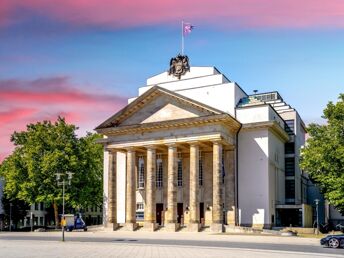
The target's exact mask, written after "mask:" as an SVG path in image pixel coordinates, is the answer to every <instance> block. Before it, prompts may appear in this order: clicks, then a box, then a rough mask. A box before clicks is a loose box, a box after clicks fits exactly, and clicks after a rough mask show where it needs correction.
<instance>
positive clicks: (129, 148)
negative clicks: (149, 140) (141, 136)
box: [125, 147, 135, 152]
mask: <svg viewBox="0 0 344 258" xmlns="http://www.w3.org/2000/svg"><path fill="white" fill-rule="evenodd" d="M125 150H126V151H127V152H135V147H126V148H125Z"/></svg>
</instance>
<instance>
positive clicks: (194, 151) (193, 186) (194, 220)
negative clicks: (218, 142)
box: [187, 143, 200, 232]
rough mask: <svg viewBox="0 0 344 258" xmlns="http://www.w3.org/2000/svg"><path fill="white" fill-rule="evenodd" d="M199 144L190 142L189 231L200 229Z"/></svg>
mask: <svg viewBox="0 0 344 258" xmlns="http://www.w3.org/2000/svg"><path fill="white" fill-rule="evenodd" d="M198 177H199V145H198V143H190V204H189V212H190V216H189V218H190V219H189V224H188V226H187V227H188V229H189V231H196V232H197V231H199V229H200V221H199V200H198V194H199V193H198V192H199V182H198V181H199V178H198Z"/></svg>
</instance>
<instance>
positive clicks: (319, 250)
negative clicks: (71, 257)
mask: <svg viewBox="0 0 344 258" xmlns="http://www.w3.org/2000/svg"><path fill="white" fill-rule="evenodd" d="M257 237H259V236H257ZM65 239H66V241H71V242H81V243H88V242H90V243H97V242H105V243H126V244H130V243H135V244H136V245H137V244H142V245H165V246H169V245H171V246H193V247H221V248H240V249H250V250H272V251H289V252H300V254H301V253H314V254H336V255H343V257H344V249H342V248H340V249H331V248H325V247H322V246H320V244H319V246H314V245H301V244H297V245H296V244H295V245H294V244H285V243H284V244H283V243H280V244H276V243H256V242H247V241H245V242H237V241H236V242H232V241H222V240H216V241H209V240H207V241H202V240H190V239H180V240H179V239H159V238H158V235H157V237H156V238H142V237H137V238H135V237H129V238H128V237H125V238H122V237H116V236H113V237H112V236H110V237H109V236H107V237H102V236H96V235H95V236H80V234H75V235H73V233H69V234H66V237H65ZM0 240H20V241H25V240H28V241H54V242H57V241H58V242H59V241H61V236H58V235H56V234H55V235H51V234H46V235H45V234H44V233H43V234H42V233H41V234H40V235H33V234H29V233H21V234H18V233H16V234H9V233H6V234H0Z"/></svg>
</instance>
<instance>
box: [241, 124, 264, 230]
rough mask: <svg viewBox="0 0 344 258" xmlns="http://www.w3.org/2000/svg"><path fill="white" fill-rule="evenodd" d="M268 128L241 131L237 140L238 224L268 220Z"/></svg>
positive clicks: (259, 222)
mask: <svg viewBox="0 0 344 258" xmlns="http://www.w3.org/2000/svg"><path fill="white" fill-rule="evenodd" d="M268 136H269V134H268V130H267V129H261V130H255V131H251V130H248V131H241V132H240V133H239V140H238V151H239V153H238V156H239V157H238V183H239V186H238V199H239V200H238V201H239V211H240V212H239V213H240V218H239V223H240V224H241V225H252V224H265V223H267V224H268V223H269V217H268V215H269V212H270V207H269V202H268V200H269V178H268V175H269V174H268V171H269V168H268V166H269V160H268V155H269V151H268V147H269V142H268Z"/></svg>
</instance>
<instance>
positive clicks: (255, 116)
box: [236, 105, 270, 124]
mask: <svg viewBox="0 0 344 258" xmlns="http://www.w3.org/2000/svg"><path fill="white" fill-rule="evenodd" d="M236 115H237V117H236V118H237V119H238V120H239V122H240V123H243V124H245V123H256V122H266V121H269V116H270V113H269V106H268V105H260V106H251V107H244V108H238V109H237V110H236Z"/></svg>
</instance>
